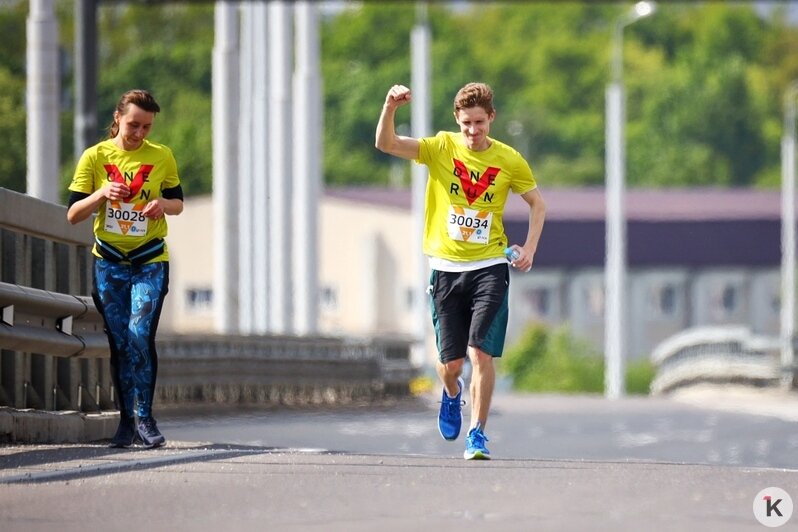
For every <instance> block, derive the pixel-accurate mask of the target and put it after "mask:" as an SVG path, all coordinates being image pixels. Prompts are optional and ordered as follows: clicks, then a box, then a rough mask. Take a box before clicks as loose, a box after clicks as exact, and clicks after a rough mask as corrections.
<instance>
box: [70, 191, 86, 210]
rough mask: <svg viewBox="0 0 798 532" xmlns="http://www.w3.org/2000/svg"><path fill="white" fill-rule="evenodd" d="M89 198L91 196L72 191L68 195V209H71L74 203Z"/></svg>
mask: <svg viewBox="0 0 798 532" xmlns="http://www.w3.org/2000/svg"><path fill="white" fill-rule="evenodd" d="M89 196H91V194H86V193H85V192H75V191H72V192H71V193H70V194H69V207H71V206H72V205H73V204H75V203H76V202H78V201H80V200H82V199H86V198H88V197H89Z"/></svg>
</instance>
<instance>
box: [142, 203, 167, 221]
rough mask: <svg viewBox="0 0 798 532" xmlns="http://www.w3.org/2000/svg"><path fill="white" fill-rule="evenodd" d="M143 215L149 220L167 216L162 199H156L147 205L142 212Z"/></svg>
mask: <svg viewBox="0 0 798 532" xmlns="http://www.w3.org/2000/svg"><path fill="white" fill-rule="evenodd" d="M141 214H143V215H144V216H146V217H147V218H152V219H153V220H157V219H158V218H162V217H163V215H164V214H165V211H164V207H163V205H161V198H155V199H154V200H152V201H151V202H149V203H148V204H147V205H145V206H144V209H143V210H142V211H141Z"/></svg>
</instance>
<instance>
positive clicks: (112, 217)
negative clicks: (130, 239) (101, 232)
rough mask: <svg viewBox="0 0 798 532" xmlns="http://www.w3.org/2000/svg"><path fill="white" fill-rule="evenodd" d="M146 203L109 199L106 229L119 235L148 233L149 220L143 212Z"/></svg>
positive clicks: (106, 210)
mask: <svg viewBox="0 0 798 532" xmlns="http://www.w3.org/2000/svg"><path fill="white" fill-rule="evenodd" d="M144 205H145V204H144V203H141V204H138V205H134V204H132V203H121V202H118V201H109V202H108V203H106V209H105V230H106V231H108V232H110V233H116V234H118V235H127V236H144V235H146V234H147V222H149V220H148V219H147V217H146V216H144V215H143V214H142V213H141V210H142V209H143V208H144Z"/></svg>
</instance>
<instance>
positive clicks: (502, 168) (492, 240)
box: [416, 131, 537, 261]
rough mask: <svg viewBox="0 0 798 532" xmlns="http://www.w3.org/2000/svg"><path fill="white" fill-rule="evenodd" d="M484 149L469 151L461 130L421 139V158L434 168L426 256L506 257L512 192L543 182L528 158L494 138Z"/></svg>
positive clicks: (428, 196)
mask: <svg viewBox="0 0 798 532" xmlns="http://www.w3.org/2000/svg"><path fill="white" fill-rule="evenodd" d="M490 143H491V144H490V146H489V147H488V149H486V150H483V151H473V150H470V149H468V147H466V145H465V141H464V139H463V136H462V134H461V133H459V132H458V133H453V132H448V131H441V132H439V133H438V134H437V135H436V136H434V137H426V138H422V139H419V152H418V159H416V162H418V163H421V164H425V165H427V167H428V168H429V179H428V180H427V192H426V209H425V214H424V254H425V255H428V256H430V257H437V258H441V259H446V260H450V261H479V260H485V259H492V258H501V257H503V256H504V248H505V247H507V236H506V235H505V234H504V223H503V220H502V215H503V213H504V206H505V204H506V202H507V197H508V194H509V193H510V191H512V192H513V193H515V194H524V193H526V192H529V191H530V190H533V189H534V188H535V187H536V186H537V184H536V182H535V178H534V177H533V176H532V170H531V169H530V167H529V164H528V163H527V162H526V160H525V159H524V158H523V157H522V156H521V154H520V153H518V152H517V151H516V150H514V149H513V148H511V147H510V146H508V145H507V144H504V143H502V142H499V141H497V140H494V139H490Z"/></svg>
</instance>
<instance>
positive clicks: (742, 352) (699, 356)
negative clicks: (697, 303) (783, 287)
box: [651, 326, 782, 394]
mask: <svg viewBox="0 0 798 532" xmlns="http://www.w3.org/2000/svg"><path fill="white" fill-rule="evenodd" d="M651 362H652V363H653V364H654V366H655V367H656V369H657V372H656V376H655V377H654V379H653V381H652V382H651V393H652V394H665V393H668V392H670V391H673V390H675V389H677V388H680V387H684V386H690V385H692V384H697V383H719V384H728V383H746V384H752V385H757V386H777V385H778V383H779V380H780V377H781V371H782V368H781V363H780V356H779V343H778V339H777V338H769V337H765V336H757V335H754V334H752V333H751V331H750V330H749V329H748V328H746V327H742V326H728V327H697V328H693V329H688V330H686V331H683V332H681V333H678V334H676V335H674V336H671V337H670V338H668V339H666V340H665V341H663V342H662V343H661V344H659V345H658V346H657V347H656V348H655V349H654V351H653V352H652V354H651Z"/></svg>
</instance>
